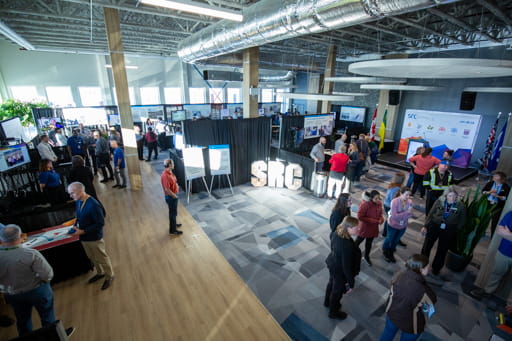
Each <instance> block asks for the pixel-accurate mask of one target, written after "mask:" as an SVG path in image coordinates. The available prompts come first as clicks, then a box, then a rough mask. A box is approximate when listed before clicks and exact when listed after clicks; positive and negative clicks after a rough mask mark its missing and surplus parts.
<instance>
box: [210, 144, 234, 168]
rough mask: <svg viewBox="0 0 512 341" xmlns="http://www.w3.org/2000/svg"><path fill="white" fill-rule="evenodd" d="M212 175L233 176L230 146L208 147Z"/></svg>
mask: <svg viewBox="0 0 512 341" xmlns="http://www.w3.org/2000/svg"><path fill="white" fill-rule="evenodd" d="M208 153H209V157H210V173H211V175H221V174H231V158H230V156H229V144H217V145H210V146H208Z"/></svg>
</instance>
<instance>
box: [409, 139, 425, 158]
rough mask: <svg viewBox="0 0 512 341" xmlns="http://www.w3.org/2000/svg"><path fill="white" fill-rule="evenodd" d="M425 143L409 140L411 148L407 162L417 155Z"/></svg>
mask: <svg viewBox="0 0 512 341" xmlns="http://www.w3.org/2000/svg"><path fill="white" fill-rule="evenodd" d="M424 146H425V141H422V140H409V146H408V147H407V155H406V156H405V162H407V163H409V158H411V157H413V156H414V154H416V149H418V148H419V147H424Z"/></svg>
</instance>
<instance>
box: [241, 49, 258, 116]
mask: <svg viewBox="0 0 512 341" xmlns="http://www.w3.org/2000/svg"><path fill="white" fill-rule="evenodd" d="M243 55H244V56H243V70H244V76H243V77H244V79H243V90H242V91H243V100H244V106H243V107H244V118H250V117H258V96H257V95H252V96H251V93H250V91H251V88H255V89H256V90H253V91H257V90H258V89H257V88H258V79H259V63H260V50H259V47H258V46H256V47H251V48H248V49H245V50H244V52H243Z"/></svg>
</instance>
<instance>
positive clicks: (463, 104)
mask: <svg viewBox="0 0 512 341" xmlns="http://www.w3.org/2000/svg"><path fill="white" fill-rule="evenodd" d="M475 101H476V92H467V91H464V92H463V93H462V96H460V110H473V109H474V108H475Z"/></svg>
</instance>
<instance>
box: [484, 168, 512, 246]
mask: <svg viewBox="0 0 512 341" xmlns="http://www.w3.org/2000/svg"><path fill="white" fill-rule="evenodd" d="M509 193H510V186H509V185H508V184H507V175H506V174H505V173H503V172H500V171H495V172H494V174H493V176H492V180H491V181H489V182H487V183H486V184H485V186H484V188H483V189H482V194H485V195H488V197H487V201H488V205H489V206H496V207H497V208H498V209H497V210H496V211H494V215H493V216H492V221H491V237H492V236H494V231H496V226H497V225H498V221H499V219H500V217H501V212H503V207H505V202H506V201H507V197H508V194H509Z"/></svg>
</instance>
